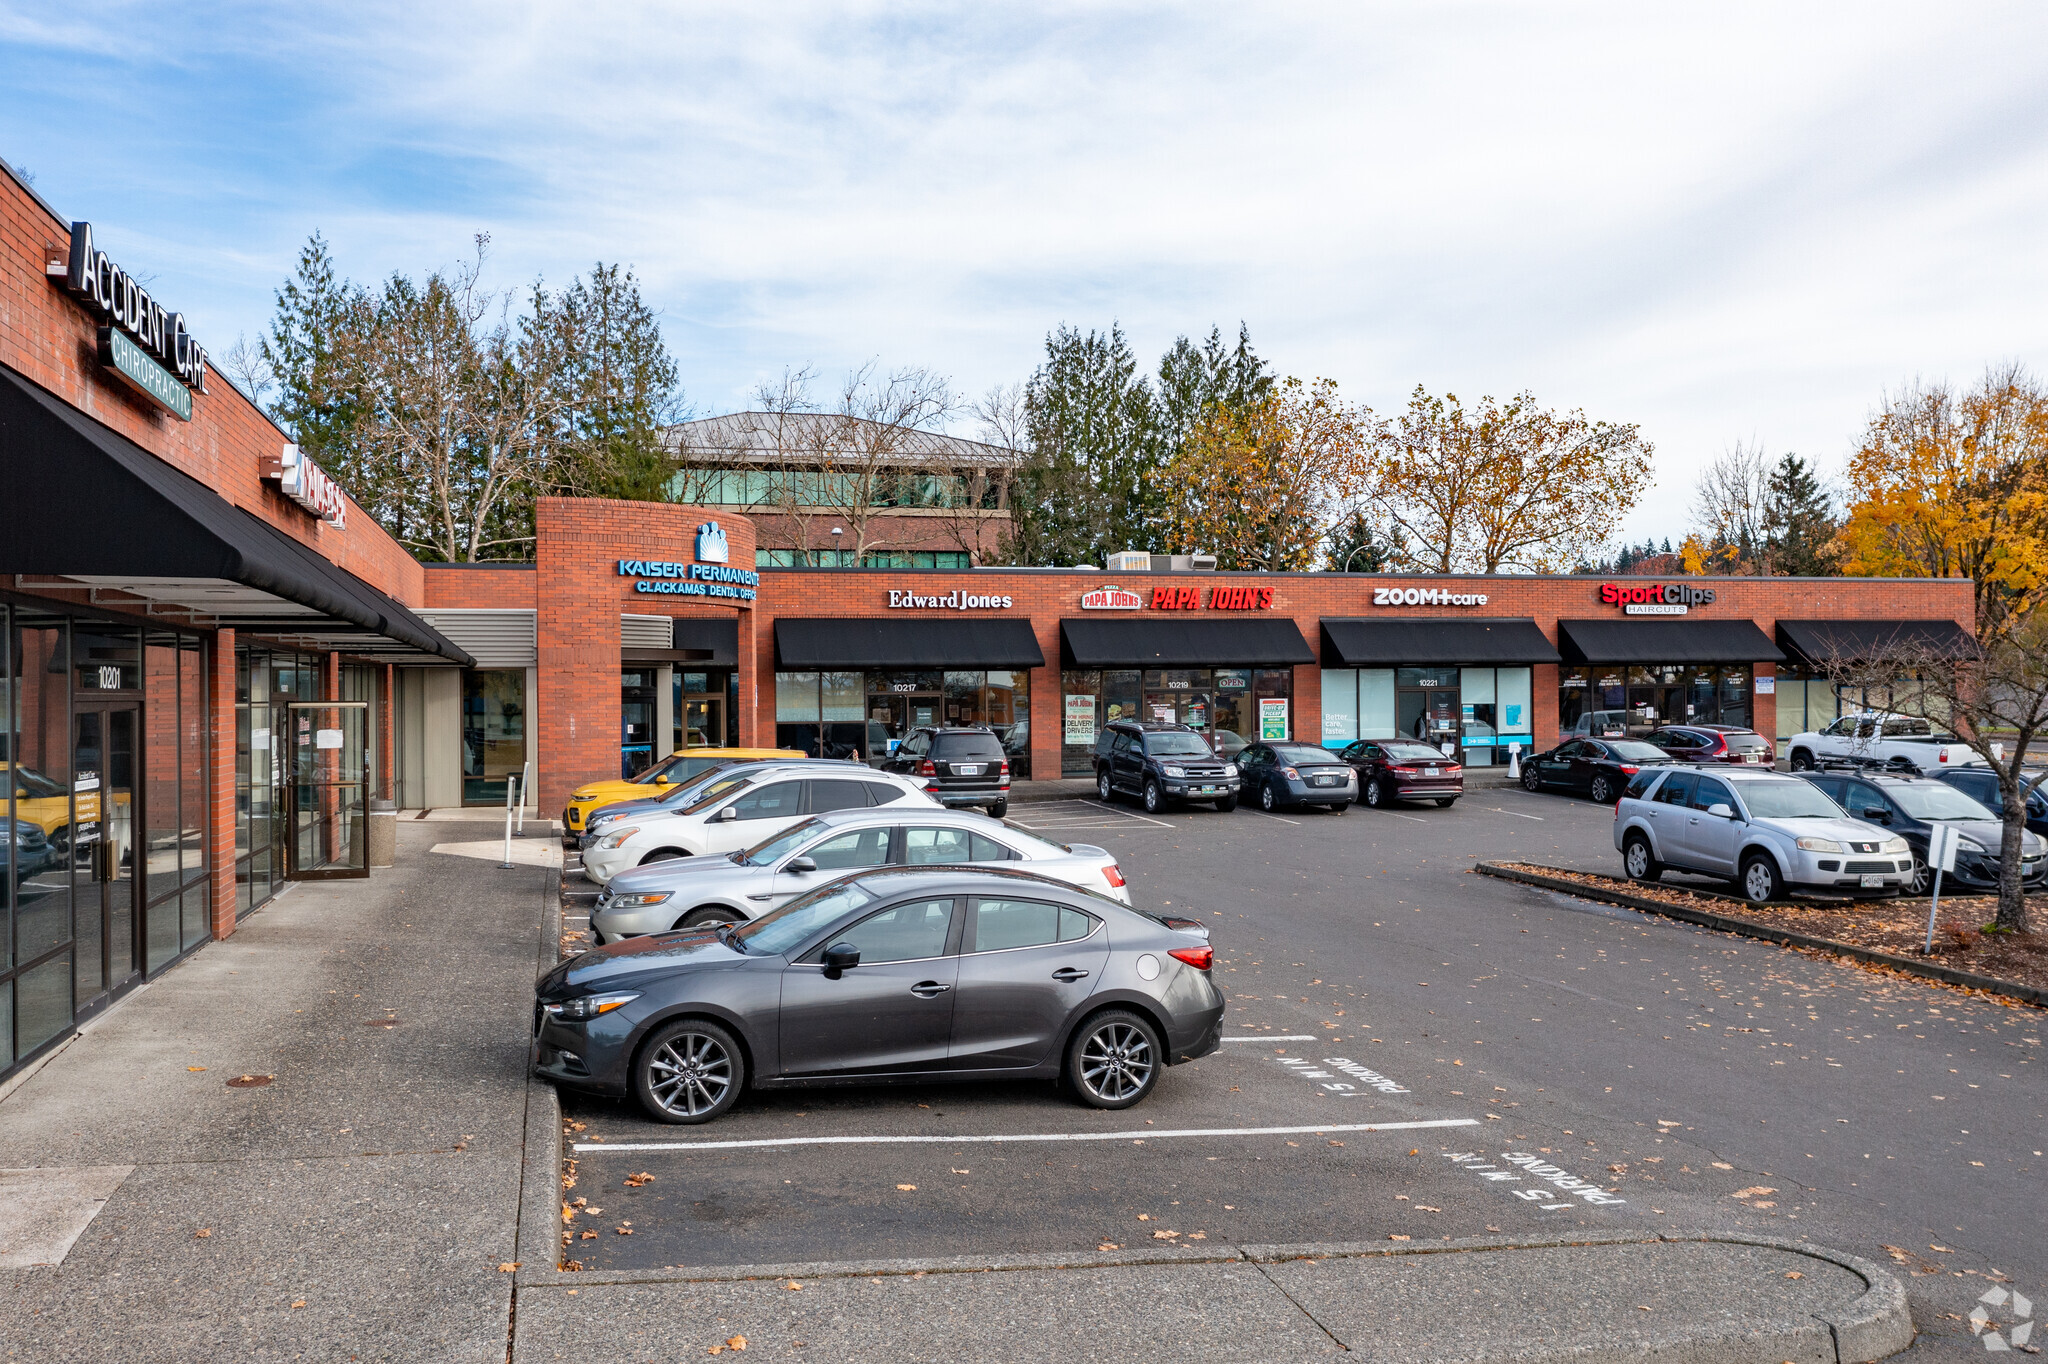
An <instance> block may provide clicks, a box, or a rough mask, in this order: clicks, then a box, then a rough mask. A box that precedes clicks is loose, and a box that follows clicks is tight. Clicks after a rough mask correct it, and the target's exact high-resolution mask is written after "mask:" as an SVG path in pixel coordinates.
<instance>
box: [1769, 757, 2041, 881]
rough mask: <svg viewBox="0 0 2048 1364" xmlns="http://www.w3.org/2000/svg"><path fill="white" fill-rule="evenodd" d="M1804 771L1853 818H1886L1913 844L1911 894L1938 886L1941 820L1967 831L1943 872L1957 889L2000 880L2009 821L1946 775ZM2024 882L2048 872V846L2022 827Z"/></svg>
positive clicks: (1882, 821) (1883, 821) (1886, 823)
mask: <svg viewBox="0 0 2048 1364" xmlns="http://www.w3.org/2000/svg"><path fill="white" fill-rule="evenodd" d="M1799 775H1800V776H1802V777H1804V778H1806V779H1807V780H1808V781H1810V782H1812V783H1813V784H1814V785H1815V786H1818V787H1819V788H1820V789H1821V790H1823V791H1825V792H1827V794H1828V795H1829V797H1831V798H1832V799H1833V800H1834V802H1835V804H1837V805H1839V806H1841V807H1842V808H1843V809H1844V810H1847V811H1848V812H1849V818H1851V819H1861V820H1865V821H1867V822H1869V823H1871V824H1881V825H1883V826H1884V827H1885V828H1887V829H1890V830H1891V831H1892V832H1893V833H1895V834H1897V835H1899V836H1900V837H1901V838H1903V839H1905V840H1906V842H1908V843H1909V844H1911V845H1912V847H1913V879H1912V881H1911V882H1909V883H1908V884H1907V886H1906V893H1907V894H1909V895H1925V894H1927V892H1928V891H1929V890H1931V889H1933V887H1934V873H1933V872H1932V871H1930V870H1928V867H1927V840H1928V834H1929V832H1930V830H1931V829H1932V826H1933V825H1934V823H1935V822H1936V821H1939V822H1941V823H1943V824H1947V825H1949V826H1950V827H1952V828H1953V829H1955V831H1956V832H1957V833H1958V834H1960V835H1962V843H1961V845H1960V847H1959V848H1958V850H1957V853H1956V866H1955V870H1954V871H1951V872H1946V873H1944V874H1943V880H1944V882H1945V883H1946V884H1948V885H1953V886H1956V887H1957V888H1958V889H1968V890H1994V889H1996V888H1997V886H1998V864H1999V861H2000V858H2001V855H2000V848H2001V847H2002V846H2003V845H2004V843H2005V826H2004V825H2002V824H2000V823H1999V822H1998V821H1997V819H1996V818H1995V817H1994V816H1993V815H1992V813H1991V811H1989V810H1987V809H1985V808H1984V807H1983V806H1982V805H1980V804H1978V803H1977V802H1976V801H1975V800H1972V799H1971V798H1970V797H1969V796H1967V795H1965V794H1964V793H1963V792H1961V791H1959V790H1957V789H1956V788H1955V787H1954V786H1951V785H1950V784H1949V783H1947V782H1945V781H1937V780H1935V779H1934V778H1933V777H1908V776H1902V775H1898V774H1895V773H1888V772H1831V771H1820V772H1801V773H1800V774H1799ZM2020 843H2021V848H2020V884H2021V885H2022V886H2025V887H2026V888H2028V889H2030V890H2032V889H2036V888H2038V886H2037V883H2038V882H2039V881H2040V879H2041V877H2042V876H2043V875H2044V874H2048V849H2044V847H2043V845H2042V841H2041V836H2040V835H2039V834H2035V833H2029V832H2027V831H2026V830H2024V829H2022V830H2021V831H2020Z"/></svg>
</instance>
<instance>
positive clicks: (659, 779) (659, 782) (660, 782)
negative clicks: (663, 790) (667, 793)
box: [654, 777, 670, 786]
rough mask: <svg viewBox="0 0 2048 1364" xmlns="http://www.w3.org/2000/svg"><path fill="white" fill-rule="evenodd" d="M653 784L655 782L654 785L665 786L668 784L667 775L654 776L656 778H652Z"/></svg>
mask: <svg viewBox="0 0 2048 1364" xmlns="http://www.w3.org/2000/svg"><path fill="white" fill-rule="evenodd" d="M654 784H655V785H656V786H667V785H669V784H670V783H669V779H668V778H667V777H656V778H655V779H654Z"/></svg>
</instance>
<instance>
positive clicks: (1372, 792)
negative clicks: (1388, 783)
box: [1365, 777, 1387, 810]
mask: <svg viewBox="0 0 2048 1364" xmlns="http://www.w3.org/2000/svg"><path fill="white" fill-rule="evenodd" d="M1386 798H1387V795H1386V792H1385V791H1384V790H1383V789H1381V787H1380V779H1379V778H1378V777H1374V778H1373V779H1372V780H1371V781H1369V782H1367V783H1366V784H1365V803H1366V804H1367V805H1370V806H1372V807H1373V808H1374V809H1375V810H1377V809H1378V808H1379V807H1380V804H1381V802H1383V801H1384V800H1386Z"/></svg>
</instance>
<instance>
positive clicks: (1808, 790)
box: [1741, 780, 1845, 819]
mask: <svg viewBox="0 0 2048 1364" xmlns="http://www.w3.org/2000/svg"><path fill="white" fill-rule="evenodd" d="M1741 791H1742V803H1743V804H1744V805H1747V806H1748V807H1749V817H1750V818H1751V819H1842V818H1845V816H1844V815H1843V813H1842V807H1841V806H1839V805H1837V804H1835V803H1834V802H1833V801H1831V800H1829V799H1828V798H1827V793H1826V792H1824V791H1822V790H1821V789H1820V788H1819V787H1818V786H1815V785H1814V784H1813V783H1812V782H1808V781H1796V780H1786V781H1746V782H1743V783H1742V785H1741Z"/></svg>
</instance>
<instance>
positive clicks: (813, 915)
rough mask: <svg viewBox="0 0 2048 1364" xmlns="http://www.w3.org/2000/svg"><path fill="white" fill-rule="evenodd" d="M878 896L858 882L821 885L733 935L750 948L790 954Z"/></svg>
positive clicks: (778, 953) (751, 950)
mask: <svg viewBox="0 0 2048 1364" xmlns="http://www.w3.org/2000/svg"><path fill="white" fill-rule="evenodd" d="M874 898H875V897H874V896H873V895H872V894H870V893H869V892H867V891H865V890H862V889H861V888H860V887H859V886H857V885H836V886H820V887H819V888H818V889H816V890H814V891H812V892H811V893H810V894H809V895H805V896H802V897H800V898H798V899H795V900H791V901H790V902H789V903H788V904H786V905H784V906H783V907H782V908H781V909H778V910H775V911H773V912H771V913H768V914H763V915H762V916H761V917H760V918H758V919H756V920H754V921H753V922H752V923H750V924H748V925H747V926H746V927H744V928H742V929H740V930H738V931H737V932H736V933H734V934H733V937H735V938H737V939H738V940H739V941H740V942H741V943H742V944H744V945H745V947H746V950H747V951H749V952H765V953H767V954H768V955H770V956H776V957H786V956H788V955H790V954H791V953H793V952H795V951H796V950H797V949H798V948H799V947H802V946H803V945H804V944H805V943H807V942H809V941H810V940H811V938H812V936H813V935H814V934H816V933H817V931H818V930H819V929H821V928H823V927H825V925H827V924H829V923H831V922H833V921H834V920H836V919H838V918H839V917H840V916H841V915H844V914H847V913H849V912H851V911H853V910H856V909H859V908H860V907H861V906H862V905H865V904H869V903H871V902H872V901H873V900H874Z"/></svg>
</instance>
